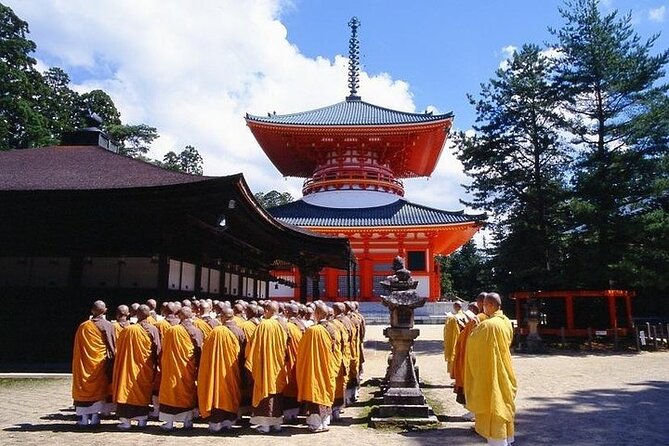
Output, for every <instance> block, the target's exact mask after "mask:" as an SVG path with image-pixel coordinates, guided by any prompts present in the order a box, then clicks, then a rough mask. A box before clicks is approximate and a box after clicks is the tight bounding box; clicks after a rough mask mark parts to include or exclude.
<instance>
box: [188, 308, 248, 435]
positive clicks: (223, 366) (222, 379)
mask: <svg viewBox="0 0 669 446" xmlns="http://www.w3.org/2000/svg"><path fill="white" fill-rule="evenodd" d="M221 316H222V319H223V320H224V321H227V320H228V319H230V320H231V319H232V316H233V312H232V309H229V308H228V309H226V310H224V313H223V314H222V315H221ZM240 336H241V337H242V339H240ZM243 336H244V333H243V332H242V331H241V329H240V328H239V327H237V326H236V325H235V324H234V323H233V324H231V325H226V324H225V322H224V324H223V325H219V326H217V327H214V328H213V329H212V331H211V333H210V334H209V336H208V337H207V338H206V339H205V341H204V344H203V345H202V358H201V359H200V368H199V370H198V376H197V394H198V404H199V408H200V416H201V417H202V418H203V419H204V420H205V421H207V422H208V423H209V431H211V432H219V431H221V430H229V429H231V428H232V425H233V424H234V423H235V421H237V418H238V417H239V404H240V402H241V378H240V373H239V371H240V369H239V352H240V350H241V345H242V342H241V341H242V340H243Z"/></svg>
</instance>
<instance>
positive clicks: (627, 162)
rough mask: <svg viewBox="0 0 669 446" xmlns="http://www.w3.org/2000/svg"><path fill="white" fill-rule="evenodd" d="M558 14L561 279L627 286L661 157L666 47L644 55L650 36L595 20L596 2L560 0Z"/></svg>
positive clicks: (626, 24) (627, 24)
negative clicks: (567, 167) (566, 199)
mask: <svg viewBox="0 0 669 446" xmlns="http://www.w3.org/2000/svg"><path fill="white" fill-rule="evenodd" d="M560 13H561V15H562V17H563V18H564V19H565V24H564V25H563V26H562V28H560V29H558V30H551V32H552V33H553V34H554V35H555V36H556V37H557V40H558V41H557V44H556V47H557V48H558V49H559V51H560V53H561V58H560V59H559V61H560V64H559V66H558V71H557V81H558V83H559V86H560V89H561V90H562V91H564V92H565V93H566V94H567V96H566V97H567V100H566V101H565V103H564V109H565V116H568V117H569V119H568V121H567V125H566V126H565V130H566V131H568V132H569V133H570V134H571V135H572V136H573V143H574V145H575V147H576V150H577V151H578V157H577V162H576V164H575V173H574V177H573V187H574V199H573V200H572V201H571V212H572V215H573V224H572V229H571V231H570V232H569V235H570V256H569V265H570V266H571V268H570V271H569V276H570V278H571V281H572V282H573V283H574V284H575V285H578V286H589V287H609V286H614V285H615V286H620V285H625V284H624V283H621V279H622V276H621V274H622V273H623V270H629V268H630V266H631V265H630V264H629V262H626V261H625V257H626V254H625V253H626V252H628V250H629V249H630V247H631V244H632V243H634V237H632V236H633V235H634V232H635V231H634V226H635V219H636V217H635V214H638V212H637V211H638V209H639V206H641V207H643V203H647V202H648V200H652V197H653V195H654V194H657V192H658V191H657V183H656V181H655V179H656V178H655V177H656V175H657V174H658V173H661V169H660V167H659V166H660V164H659V160H661V159H662V157H663V156H664V157H666V150H667V144H666V143H667V134H668V132H667V129H668V124H667V104H668V101H667V98H666V92H667V85H666V84H662V85H656V84H657V83H658V81H659V80H661V78H662V77H663V76H664V74H665V73H664V67H665V65H666V64H667V62H668V61H669V51H663V52H660V53H659V54H656V55H652V50H653V46H654V44H655V42H656V40H657V37H658V36H653V37H651V38H650V39H648V40H647V41H645V42H642V41H641V39H640V38H639V36H637V35H636V34H635V33H634V31H633V28H632V22H631V15H630V14H628V15H626V16H623V17H621V18H619V17H618V14H617V12H613V13H610V14H608V15H602V14H601V13H600V11H599V2H598V1H597V0H574V1H566V2H565V7H564V8H561V9H560ZM658 119H659V122H658V121H657V120H658ZM664 174H665V178H666V170H665V172H664ZM654 184H655V186H654ZM665 191H666V189H665ZM642 213H643V212H642ZM636 220H637V223H638V219H636ZM636 235H638V234H636ZM632 269H633V268H632ZM628 272H629V271H628Z"/></svg>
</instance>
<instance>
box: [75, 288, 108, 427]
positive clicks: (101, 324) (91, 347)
mask: <svg viewBox="0 0 669 446" xmlns="http://www.w3.org/2000/svg"><path fill="white" fill-rule="evenodd" d="M106 312H107V306H106V305H105V303H104V302H103V301H101V300H97V301H95V302H94V303H93V307H92V308H91V318H90V319H89V320H87V321H85V322H82V323H81V324H80V325H79V328H78V329H77V333H76V334H75V336H74V348H73V351H72V399H73V400H74V407H75V409H76V413H77V416H78V417H79V420H78V421H77V424H78V425H79V426H88V425H97V424H100V413H101V412H103V411H104V410H105V404H106V401H107V397H108V396H109V391H110V387H111V375H112V371H113V364H114V362H113V361H114V352H115V351H116V332H115V330H114V326H113V325H112V324H111V322H109V321H108V320H106V319H105V317H104V315H105V313H106Z"/></svg>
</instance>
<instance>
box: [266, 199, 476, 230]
mask: <svg viewBox="0 0 669 446" xmlns="http://www.w3.org/2000/svg"><path fill="white" fill-rule="evenodd" d="M267 211H268V212H269V213H270V214H272V216H273V217H275V218H276V219H278V220H281V221H283V222H286V223H290V224H292V225H297V226H307V227H309V226H328V227H351V226H414V225H444V224H462V223H472V222H478V221H483V220H484V219H485V218H486V217H485V214H477V215H470V214H465V213H464V212H463V211H458V212H449V211H442V210H439V209H433V208H430V207H427V206H422V205H419V204H414V203H411V202H409V201H406V200H404V199H399V200H397V201H396V202H394V203H391V204H388V205H385V206H377V207H372V208H355V209H348V208H329V207H322V206H314V205H312V204H308V203H306V202H304V201H303V200H297V201H294V202H292V203H288V204H285V205H283V206H277V207H274V208H270V209H268V210H267Z"/></svg>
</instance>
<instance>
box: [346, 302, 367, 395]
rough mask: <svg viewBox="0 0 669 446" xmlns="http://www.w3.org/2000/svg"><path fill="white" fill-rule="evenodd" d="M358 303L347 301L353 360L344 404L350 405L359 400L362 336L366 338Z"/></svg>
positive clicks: (350, 363) (350, 365)
mask: <svg viewBox="0 0 669 446" xmlns="http://www.w3.org/2000/svg"><path fill="white" fill-rule="evenodd" d="M355 304H356V302H353V301H347V302H346V303H345V305H346V316H347V317H348V319H349V320H350V321H351V324H352V328H353V330H352V332H351V336H350V339H349V343H350V348H351V360H350V362H349V371H348V379H347V380H346V393H345V395H344V402H345V403H346V404H350V403H353V402H355V401H356V400H357V399H358V392H359V388H360V380H361V372H362V361H363V360H364V358H363V355H362V338H361V337H362V336H364V330H365V328H364V325H363V321H364V319H363V318H362V316H361V315H360V314H359V313H358V312H357V310H356V308H357V307H356V305H355Z"/></svg>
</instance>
